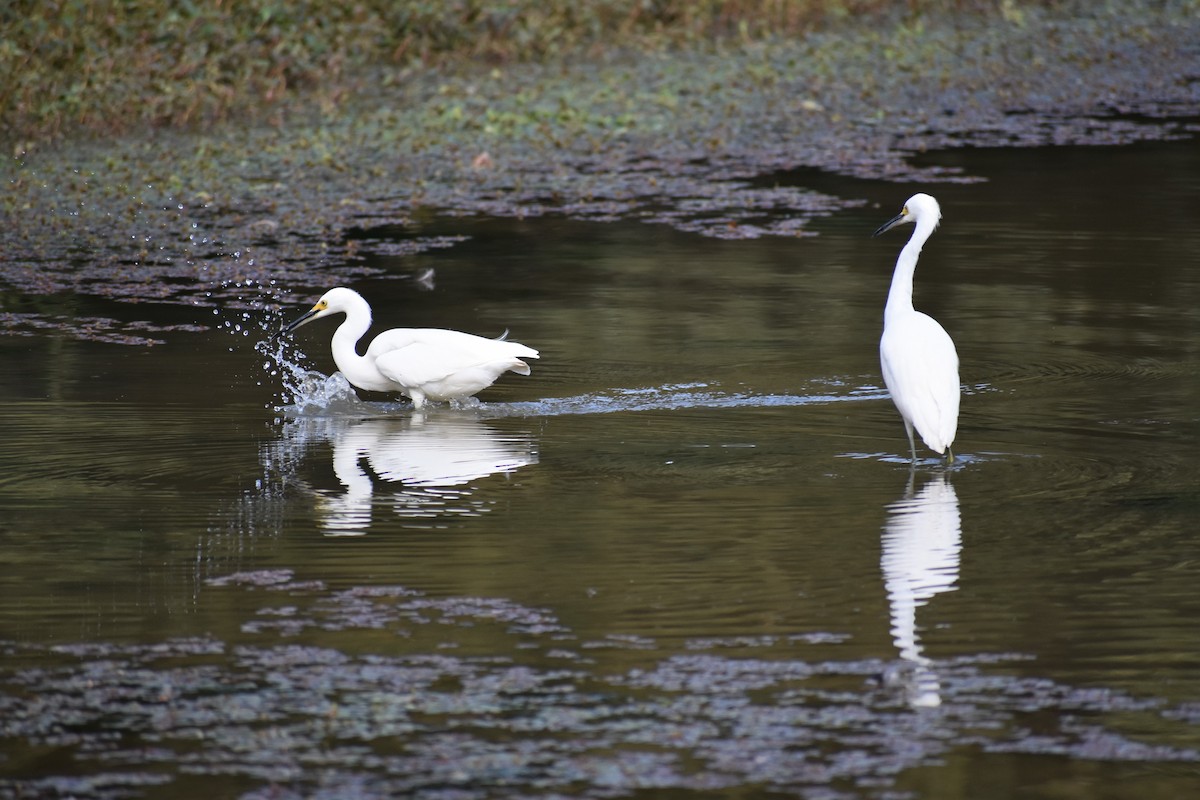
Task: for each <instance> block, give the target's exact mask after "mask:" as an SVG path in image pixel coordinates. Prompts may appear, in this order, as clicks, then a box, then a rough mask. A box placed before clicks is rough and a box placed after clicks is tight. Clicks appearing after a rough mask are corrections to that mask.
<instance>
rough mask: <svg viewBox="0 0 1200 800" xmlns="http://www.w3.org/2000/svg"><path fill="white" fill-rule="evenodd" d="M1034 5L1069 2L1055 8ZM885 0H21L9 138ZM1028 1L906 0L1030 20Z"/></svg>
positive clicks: (3, 67)
mask: <svg viewBox="0 0 1200 800" xmlns="http://www.w3.org/2000/svg"><path fill="white" fill-rule="evenodd" d="M1035 5H1038V6H1046V5H1061V4H1060V3H1051V2H1047V1H1046V0H1043V2H1037V3H1035ZM891 6H894V4H891V3H888V2H886V0H589V2H586V3H583V4H580V3H576V2H573V0H445V1H443V0H357V2H353V3H346V2H324V0H291V1H290V2H282V0H246V2H222V0H210V1H209V2H203V1H201V2H187V3H176V2H168V0H51V1H50V2H33V1H32V0H19V1H18V2H14V3H9V4H5V6H4V7H3V8H0V75H4V76H6V77H5V80H4V81H3V83H0V141H3V142H5V143H6V144H8V145H9V147H7V148H6V149H7V150H11V149H12V147H13V146H20V145H22V144H30V143H36V142H39V141H44V140H46V139H51V138H56V137H60V136H63V135H69V134H71V133H73V132H78V131H85V132H91V133H98V134H114V133H121V132H124V131H128V130H136V129H138V128H142V127H146V126H172V127H179V126H188V125H195V124H207V123H211V122H217V121H221V120H225V119H229V118H233V117H239V118H240V117H247V116H248V117H261V116H262V115H263V114H264V112H269V110H270V109H271V108H273V107H275V106H277V105H278V104H281V103H285V102H289V101H294V100H297V99H302V100H305V101H312V102H314V103H315V104H317V105H319V106H320V107H323V108H325V109H326V110H331V109H336V108H337V107H339V105H340V103H341V101H342V98H343V97H344V96H345V95H346V94H348V93H351V92H353V91H354V90H355V88H356V87H357V86H358V85H360V84H361V82H362V81H364V80H366V76H367V75H370V74H372V71H373V70H375V69H377V68H380V67H388V68H401V69H403V68H406V67H407V68H421V67H425V66H430V65H437V64H439V63H447V62H451V61H454V62H462V61H472V62H485V63H494V64H507V63H514V62H520V61H537V60H542V59H546V58H554V57H562V56H565V55H569V54H576V53H578V54H590V55H595V54H596V53H597V52H598V51H601V50H604V49H606V48H610V47H613V46H615V45H619V46H621V47H634V48H640V49H646V48H661V47H670V46H674V45H680V44H688V43H695V42H697V41H704V40H718V39H729V38H737V39H740V40H755V39H758V38H763V37H767V36H777V35H780V34H784V35H794V34H799V33H801V32H803V31H807V30H812V29H814V28H816V27H819V26H821V25H823V24H826V23H829V22H830V21H834V20H845V19H847V18H850V17H853V16H856V15H863V14H871V13H877V12H879V11H880V10H881V9H885V8H888V7H891ZM1019 6H1020V4H1019V3H1018V2H1017V0H999V2H995V1H988V0H909V3H908V4H907V8H908V11H909V13H913V14H932V13H937V12H939V11H941V10H950V9H954V10H957V11H961V10H963V9H964V8H967V9H970V10H976V11H980V12H985V13H989V12H990V13H1001V12H1002V13H1005V14H1009V15H1012V14H1019V13H1020V10H1019Z"/></svg>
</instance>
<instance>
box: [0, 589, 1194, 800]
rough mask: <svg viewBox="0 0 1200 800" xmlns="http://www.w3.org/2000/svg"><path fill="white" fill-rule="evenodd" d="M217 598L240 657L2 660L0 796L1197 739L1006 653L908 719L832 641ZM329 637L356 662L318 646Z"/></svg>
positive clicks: (387, 792) (336, 791)
mask: <svg viewBox="0 0 1200 800" xmlns="http://www.w3.org/2000/svg"><path fill="white" fill-rule="evenodd" d="M206 591H208V592H252V593H259V592H261V593H263V596H262V607H261V608H259V610H258V611H257V612H255V613H254V614H253V615H252V616H251V617H250V618H249V619H247V620H246V621H245V624H244V626H243V637H242V639H240V640H239V641H238V642H237V643H236V644H235V643H230V642H223V641H221V640H219V639H216V638H212V637H199V638H186V639H168V640H165V641H161V642H157V643H151V644H140V645H125V644H115V643H113V644H104V643H90V644H78V645H60V646H56V647H49V648H41V647H27V646H22V645H17V644H12V643H0V649H2V650H3V651H4V652H5V655H6V660H5V663H4V666H3V668H0V737H2V738H3V739H4V741H6V742H8V743H9V747H8V753H9V757H8V758H7V760H6V761H5V763H4V769H3V771H0V796H5V797H24V796H45V795H51V794H55V793H58V794H70V795H71V796H74V797H78V798H108V797H114V796H131V795H139V794H141V793H142V792H144V791H146V790H147V789H149V788H151V787H164V788H165V789H167V790H169V793H170V796H172V797H181V798H186V797H201V796H205V795H211V793H212V792H213V791H214V790H217V787H219V786H227V784H225V783H222V782H223V781H228V780H234V781H236V785H237V786H239V787H240V796H242V797H338V798H343V799H344V798H360V797H381V796H400V795H403V796H406V797H416V798H444V797H447V796H454V797H458V798H496V797H552V796H568V795H569V796H572V797H597V798H599V797H612V796H617V795H626V794H629V793H632V792H636V791H637V790H656V791H664V790H670V789H676V790H690V791H706V790H707V791H711V790H719V789H728V788H732V787H739V786H749V785H752V786H758V787H761V788H763V789H765V790H773V791H779V792H787V793H796V792H799V793H801V794H803V795H804V796H814V797H826V796H827V797H835V796H853V797H876V798H886V797H895V796H897V794H896V793H897V792H898V791H899V788H898V786H899V784H898V783H897V781H898V778H899V776H901V775H902V773H904V772H905V771H907V770H913V769H917V768H920V767H923V766H931V765H938V764H941V763H942V762H943V761H944V759H945V758H947V757H948V756H949V755H950V753H951V752H952V751H956V750H961V749H962V748H969V749H974V750H976V751H978V752H981V753H1006V754H1018V755H1023V756H1029V757H1037V756H1050V757H1055V758H1059V757H1066V758H1072V759H1081V760H1085V761H1090V762H1095V763H1097V764H1112V763H1114V762H1116V763H1119V762H1150V763H1157V764H1163V763H1171V762H1185V763H1193V762H1196V761H1197V760H1200V752H1198V751H1196V750H1195V749H1192V748H1191V747H1189V746H1185V745H1180V744H1176V743H1172V740H1173V739H1174V740H1185V741H1186V740H1188V739H1194V730H1193V728H1194V726H1195V725H1196V716H1197V715H1196V714H1195V713H1194V712H1195V709H1194V704H1190V703H1189V704H1184V705H1182V706H1178V707H1174V706H1172V705H1170V704H1168V703H1167V702H1165V701H1162V700H1159V699H1156V698H1139V697H1134V696H1131V695H1128V694H1125V693H1123V692H1121V691H1117V690H1113V689H1106V688H1098V687H1090V688H1083V687H1073V686H1068V685H1063V684H1061V683H1056V682H1054V681H1051V680H1046V679H1044V678H1039V677H1036V676H1034V675H1033V674H1032V671H1033V670H1034V669H1035V667H1036V665H1034V664H1033V663H1031V662H1028V661H1027V660H1026V659H1023V658H1022V657H1020V656H1019V655H1016V654H998V655H979V656H974V657H959V658H955V659H949V660H945V661H937V662H931V665H930V666H931V668H932V669H935V670H936V671H937V673H938V679H939V681H940V689H941V692H942V696H943V701H944V702H943V703H942V705H941V706H940V707H939V708H936V709H910V708H909V707H908V706H907V705H906V704H905V703H904V702H903V699H902V689H901V687H900V686H898V685H897V682H900V683H902V682H903V681H904V680H905V676H904V675H903V673H902V672H901V671H899V670H898V668H897V666H896V665H895V664H892V663H889V662H885V661H879V660H874V659H866V660H862V659H855V658H847V657H845V656H844V655H842V654H841V652H840V648H843V647H845V646H846V644H847V642H848V641H849V637H847V636H846V635H844V634H841V633H838V632H834V631H797V632H795V633H794V634H789V635H780V636H769V637H750V638H734V639H724V640H713V639H697V640H695V641H686V642H683V647H682V649H681V650H679V649H672V648H673V647H674V645H673V646H672V648H668V647H666V646H664V644H663V643H661V642H658V641H656V640H655V639H653V638H647V637H644V636H636V637H626V636H606V637H604V638H602V639H595V640H592V639H587V638H584V637H580V636H579V635H578V634H577V633H576V632H574V631H573V630H572V629H571V628H570V626H568V625H566V624H564V623H563V621H562V620H560V619H558V618H557V616H556V615H555V614H554V613H553V612H552V611H551V610H549V609H545V608H536V607H529V606H525V605H522V604H519V603H515V602H512V601H510V600H506V599H503V598H489V597H470V596H461V597H435V596H432V595H428V594H425V593H423V592H418V591H414V590H412V589H409V588H407V587H403V586H374V587H359V588H350V589H345V590H338V591H334V590H330V589H328V588H326V587H324V586H323V585H321V584H319V583H308V582H303V581H296V580H295V578H294V576H293V574H292V573H291V572H290V571H288V570H263V571H257V572H242V573H234V574H229V575H223V576H216V577H214V578H211V579H209V581H208V582H207V589H206ZM317 631H319V632H321V633H322V634H324V635H337V636H342V637H348V638H345V641H346V642H347V644H348V646H347V647H345V648H342V649H332V648H330V647H328V646H317V645H314V644H310V643H306V641H305V637H306V635H307V634H308V633H310V632H317ZM364 634H366V635H367V638H363V635H364ZM281 637H282V638H281ZM355 642H359V644H355ZM493 652H505V653H509V654H510V655H506V656H503V657H498V656H495V655H490V653H493ZM1151 730H1153V731H1156V733H1155V734H1153V735H1148V734H1146V733H1144V732H1145V731H1151ZM1138 731H1140V732H1142V733H1137V732H1138ZM1172 731H1174V733H1172ZM55 754H58V755H55ZM70 754H74V757H70ZM222 791H226V790H225V789H222ZM448 792H450V794H448ZM151 794H153V792H151Z"/></svg>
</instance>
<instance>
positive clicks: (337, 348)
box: [283, 286, 538, 409]
mask: <svg viewBox="0 0 1200 800" xmlns="http://www.w3.org/2000/svg"><path fill="white" fill-rule="evenodd" d="M333 314H345V315H346V319H345V320H343V321H342V324H341V325H339V326H338V329H337V330H336V331H334V333H333V342H332V343H331V348H332V350H333V360H334V363H336V364H337V367H338V369H339V370H341V372H342V374H343V375H345V376H346V380H348V381H350V383H352V384H354V385H355V386H357V387H358V388H359V389H365V390H367V391H370V392H403V393H404V394H406V395H408V396H409V397H410V398H412V402H413V407H414V408H417V409H419V408H422V407H423V406H424V405H425V401H426V400H464V399H466V398H468V397H471V396H472V395H474V394H476V393H477V392H481V391H483V390H484V389H486V388H487V387H489V386H491V385H492V384H493V383H495V382H496V379H497V378H499V377H500V376H501V375H502V374H503V373H504V372H505V371H508V370H511V371H513V372H516V373H518V374H520V375H528V374H529V365H528V364H526V363H525V362H524V361H522V360H521V359H522V358H537V357H538V351H537V350H534V349H533V348H532V347H526V346H525V345H523V344H518V343H517V342H507V341H504V338H503V337H501V338H499V339H485V338H484V337H482V336H474V335H472V334H469V333H460V332H458V331H450V330H445V329H442V328H393V329H392V330H389V331H384V332H383V333H381V334H379V335H378V336H376V337H375V339H374V340H373V341H372V342H371V344H370V346H368V347H367V352H366V355H361V356H360V355H359V354H358V349H357V345H358V340H359V339H361V338H362V336H363V334H365V333H366V332H367V329H368V328H370V327H371V307H370V306H369V305H368V304H367V301H366V300H364V299H363V296H362V295H360V294H359V293H358V292H356V291H354V290H353V289H346V288H344V287H341V286H339V287H337V288H336V289H330V290H329V291H328V292H326V293H325V294H324V295H323V296H322V297H321V299H320V300H318V301H317V304H316V305H315V306H313V307H312V309H310V310H309V311H308V313H306V314H305V315H304V316H302V317H300V318H299V319H297V320H296V321H295V322H293V323H292V324H290V325H288V326H287V327H286V328H284V329H283V332H284V333H288V332H290V331H294V330H295V329H296V328H299V327H300V326H301V325H304V324H306V323H308V322H312V321H313V320H315V319H321V318H322V317H328V316H332V315H333Z"/></svg>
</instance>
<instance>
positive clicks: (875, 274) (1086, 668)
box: [0, 141, 1200, 800]
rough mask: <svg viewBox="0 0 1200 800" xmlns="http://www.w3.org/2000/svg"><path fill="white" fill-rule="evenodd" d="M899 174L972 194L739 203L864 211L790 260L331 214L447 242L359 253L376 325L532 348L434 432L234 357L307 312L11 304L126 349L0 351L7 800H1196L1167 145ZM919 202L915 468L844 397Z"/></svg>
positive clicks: (1186, 256) (1063, 152)
mask: <svg viewBox="0 0 1200 800" xmlns="http://www.w3.org/2000/svg"><path fill="white" fill-rule="evenodd" d="M925 158H926V161H927V162H928V163H930V164H934V165H940V166H948V167H957V168H960V169H962V170H963V171H964V172H965V173H966V174H969V175H974V176H981V177H985V178H987V181H986V182H979V183H946V184H938V185H933V186H922V187H914V186H906V185H895V184H885V183H868V182H862V181H851V180H847V179H842V178H835V177H831V176H828V175H823V174H818V173H803V174H788V175H778V176H772V177H770V178H765V179H763V180H764V183H765V184H771V183H780V184H788V185H798V186H805V187H813V188H816V189H818V190H820V191H823V192H828V193H830V194H835V195H838V196H842V197H852V198H864V199H865V200H866V202H864V203H863V204H862V205H861V207H859V208H857V209H855V210H851V211H845V212H840V213H837V214H836V215H833V216H830V217H828V218H826V219H824V220H822V221H820V222H819V223H818V224H817V225H815V226H813V228H812V229H813V230H814V231H815V232H816V233H818V234H819V235H817V236H812V237H801V238H781V237H764V238H758V239H750V240H733V241H725V240H721V239H715V238H711V237H704V236H699V235H692V234H687V233H683V232H680V231H677V230H673V229H671V228H669V227H666V226H664V225H657V224H647V223H646V222H643V221H639V220H637V219H631V220H623V221H618V222H611V223H596V222H578V221H569V220H563V219H560V218H555V217H541V218H537V219H525V220H514V219H504V220H496V219H481V218H473V217H432V218H429V219H427V220H425V221H423V222H422V223H421V224H420V227H419V229H408V230H400V229H396V228H394V227H388V228H382V229H372V228H371V225H370V221H369V220H365V221H364V225H363V229H362V230H361V231H359V232H357V233H356V236H357V238H358V240H359V241H360V243H361V244H362V246H363V248H364V250H365V251H367V252H368V253H369V252H370V250H371V245H372V244H373V243H383V244H386V243H387V242H388V241H389V240H394V239H396V238H406V237H412V236H414V235H418V234H419V235H422V236H449V237H458V236H465V237H468V238H466V239H465V240H463V241H460V242H457V243H455V244H454V245H453V246H451V247H447V248H443V249H438V250H435V251H430V252H426V253H423V254H418V255H405V256H394V255H388V254H387V249H386V247H383V246H381V247H380V254H379V255H373V256H369V258H370V259H371V263H372V264H373V265H374V266H376V267H378V268H380V269H381V270H383V273H382V274H379V275H376V276H374V277H371V278H365V279H361V280H354V281H353V286H354V288H356V289H358V290H359V291H361V292H362V293H363V294H364V295H365V296H366V297H367V298H368V299H369V300H370V301H371V302H372V304H373V306H374V308H375V315H376V327H377V329H379V327H380V326H383V327H394V326H401V325H404V326H414V327H416V326H446V327H455V328H459V329H463V330H469V331H472V332H476V333H480V334H486V335H498V334H499V333H501V332H503V331H504V330H505V329H507V330H509V331H510V335H511V337H512V338H513V339H514V340H516V341H521V342H524V343H526V344H529V345H531V346H533V347H536V348H539V349H540V350H541V353H542V358H541V359H540V360H539V361H537V362H535V363H534V364H533V374H532V375H531V376H529V377H521V376H516V375H512V374H509V375H506V376H505V377H503V378H502V379H501V380H500V381H499V382H498V383H497V384H496V385H495V386H494V387H492V388H491V389H489V390H487V391H485V392H483V393H482V395H481V400H482V401H483V402H482V404H481V405H480V406H479V407H477V408H472V409H461V410H456V409H450V408H446V407H440V408H433V409H431V410H429V411H427V412H426V413H423V414H421V415H413V414H412V413H410V411H409V408H408V406H407V404H405V403H402V402H398V401H396V400H395V399H393V398H387V397H383V396H364V397H363V398H362V399H361V400H360V399H355V398H353V397H347V396H346V395H345V393H344V391H342V390H340V389H339V387H338V386H337V384H336V381H335V380H326V379H325V378H326V376H327V375H328V374H329V373H330V372H332V370H333V365H332V361H331V359H330V358H329V355H328V337H329V336H330V335H331V334H332V331H333V328H334V323H333V322H331V321H326V322H317V323H314V324H312V325H309V326H307V327H305V328H303V329H302V330H300V331H298V332H297V334H296V337H295V341H296V345H295V347H298V348H299V349H301V350H303V351H304V353H306V354H307V355H306V356H304V357H301V356H300V355H297V354H296V351H295V350H294V349H293V347H292V346H289V347H287V348H285V349H281V347H282V346H281V345H280V344H278V343H268V344H263V343H262V340H264V339H265V338H266V333H267V332H273V331H275V330H277V328H278V326H279V325H280V324H281V322H282V321H283V320H285V319H290V318H291V317H293V316H294V315H298V314H299V313H301V312H302V311H303V310H305V309H307V308H308V306H309V305H310V304H311V303H312V302H313V301H314V300H315V298H316V297H317V296H318V295H319V294H320V291H319V289H314V288H313V287H291V286H289V287H276V288H277V289H278V288H282V289H284V290H285V291H288V292H290V293H291V294H290V298H291V300H293V301H294V305H289V306H288V307H287V308H285V309H283V310H282V312H281V311H278V310H276V309H275V306H274V305H273V304H265V305H264V306H263V307H262V309H261V310H260V311H255V310H253V309H252V310H249V311H246V310H240V309H239V310H233V309H230V310H227V311H222V312H220V313H218V314H217V315H215V316H214V315H212V314H211V311H210V310H207V309H201V310H199V311H197V310H195V309H191V308H188V307H186V306H176V305H166V304H164V305H163V306H162V307H151V308H147V307H145V306H144V305H136V304H121V303H115V302H109V301H104V300H100V299H89V298H71V299H64V298H63V297H61V296H52V297H45V298H30V297H24V298H23V299H22V302H25V303H34V302H36V303H38V304H40V305H39V307H46V308H50V309H55V310H57V311H58V312H60V313H62V314H67V315H70V316H73V317H76V318H83V317H87V316H89V315H97V316H103V317H111V318H116V319H121V320H128V321H136V320H144V319H147V318H149V319H150V320H152V321H153V322H155V323H156V324H158V325H159V326H160V327H161V328H163V329H164V332H160V333H156V334H155V338H158V339H161V340H162V341H163V342H164V343H163V344H162V345H159V346H145V345H132V346H131V345H121V344H113V343H106V342H96V341H89V340H87V339H86V337H83V338H81V337H78V336H67V335H61V334H59V333H57V332H56V331H54V330H53V329H48V330H45V331H42V332H40V333H37V334H36V335H31V336H24V337H20V336H7V337H0V363H2V364H3V365H4V372H5V374H6V375H7V376H8V379H7V380H6V381H4V383H3V385H2V386H0V396H2V397H3V400H4V402H3V404H0V420H2V423H0V424H2V426H3V430H4V432H5V437H4V438H5V446H4V447H3V448H2V449H0V463H2V469H0V508H2V510H3V514H2V515H0V542H2V543H3V549H4V555H5V562H6V568H5V569H4V570H3V571H2V573H0V587H2V590H0V596H2V597H3V603H0V650H2V651H3V654H4V658H3V662H0V797H55V796H71V797H80V798H115V797H148V798H190V797H213V796H243V797H254V798H258V797H262V798H266V797H283V798H289V797H331V798H333V797H338V798H345V797H377V796H407V797H419V798H439V799H440V798H484V797H487V798H495V797H522V798H526V797H545V798H551V797H567V796H571V797H617V796H623V797H631V796H639V797H641V796H644V797H667V796H671V797H722V798H732V797H745V796H771V795H773V794H778V795H779V796H797V795H798V796H802V797H806V798H821V799H824V798H860V797H861V798H880V800H885V799H887V800H891V799H893V798H930V799H931V800H939V799H940V798H960V797H973V798H991V797H995V798H1001V797H1013V796H1021V797H1030V798H1074V797H1088V798H1118V797H1122V798H1124V797H1131V798H1132V797H1137V798H1179V797H1187V796H1200V627H1198V626H1197V624H1196V619H1197V617H1198V614H1200V588H1198V587H1200V539H1198V538H1197V536H1196V531H1197V530H1200V525H1198V523H1200V470H1197V467H1196V455H1197V452H1200V450H1198V444H1200V256H1198V255H1197V254H1200V228H1198V226H1197V225H1196V220H1197V218H1198V214H1200V149H1197V148H1196V146H1195V142H1194V141H1184V142H1166V143H1147V144H1139V145H1136V146H1130V147H1123V148H1100V147H1096V148H1058V149H1048V150H974V151H957V152H950V153H937V154H930V155H928V156H926V157H925ZM918 189H923V190H926V191H930V192H932V193H933V194H935V195H936V196H937V197H938V199H939V200H940V201H941V203H942V208H943V213H944V221H943V225H942V227H941V228H940V229H939V231H938V232H937V233H936V234H935V235H934V237H933V239H932V240H931V241H930V243H929V244H928V245H927V246H926V248H925V252H924V254H923V255H922V260H921V265H920V268H919V269H918V271H917V289H916V302H917V306H918V307H919V308H922V309H923V310H926V311H928V312H929V313H931V314H932V315H933V316H935V317H936V318H938V319H939V320H941V322H942V323H943V325H944V326H945V327H946V329H947V330H948V331H949V332H950V333H951V334H952V335H953V337H954V339H955V341H956V342H957V346H958V351H959V354H960V358H961V361H962V368H961V376H962V380H963V383H964V389H965V393H964V397H963V401H962V414H961V421H960V426H959V434H958V439H957V442H956V445H955V450H956V453H957V454H958V456H959V460H958V462H957V463H956V464H955V465H954V466H953V467H950V468H945V467H943V466H941V465H940V464H939V462H938V461H937V460H936V459H935V458H934V457H933V456H932V454H930V453H929V452H928V451H925V452H923V453H922V454H921V455H922V458H921V460H920V461H919V463H917V464H916V465H915V467H911V468H910V465H909V463H908V460H907V454H908V445H907V440H906V439H905V436H904V429H903V426H902V423H901V421H900V419H899V416H898V415H897V413H896V411H895V410H894V408H893V407H892V405H891V403H890V401H889V400H888V398H887V395H886V392H885V391H884V390H882V389H881V388H880V385H881V381H880V377H879V368H878V360H877V359H878V356H877V341H878V336H879V332H880V326H881V314H882V308H883V301H884V297H885V295H886V292H887V288H888V281H889V279H890V274H891V268H892V265H893V263H894V260H895V257H896V255H897V253H898V251H899V249H900V247H901V246H902V245H903V243H904V240H905V238H906V237H907V235H908V231H909V230H911V229H909V228H902V229H900V230H899V231H895V232H892V233H891V234H888V235H885V236H881V237H879V238H877V239H872V238H871V237H870V233H871V232H872V231H873V230H874V229H875V228H876V227H877V226H878V225H879V224H880V223H882V222H884V221H885V220H887V219H888V218H890V217H891V216H892V215H894V214H895V213H896V211H898V210H899V207H900V205H901V204H902V202H903V201H904V199H905V198H906V197H907V196H908V195H909V194H911V193H912V192H913V191H916V190H918ZM430 270H432V272H430ZM330 274H331V276H332V277H331V280H330V283H331V284H332V283H335V282H343V281H342V280H341V278H339V277H338V275H337V270H336V269H331V270H330ZM255 291H256V289H255V288H254V287H247V289H246V298H247V303H248V304H249V305H251V306H253V305H254V301H255ZM196 325H203V326H205V330H203V332H200V331H193V330H189V329H188V328H189V327H191V326H196ZM175 326H183V329H175ZM303 370H315V371H317V372H318V373H319V374H318V375H317V376H315V377H314V376H312V375H309V376H307V377H306V378H305V380H306V381H307V382H306V383H303V384H300V383H297V380H298V379H297V376H298V375H300V374H301V373H302V371H303ZM285 384H288V385H290V386H291V389H290V390H288V389H285ZM297 400H299V401H300V402H297Z"/></svg>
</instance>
